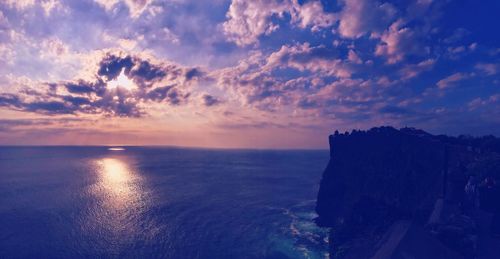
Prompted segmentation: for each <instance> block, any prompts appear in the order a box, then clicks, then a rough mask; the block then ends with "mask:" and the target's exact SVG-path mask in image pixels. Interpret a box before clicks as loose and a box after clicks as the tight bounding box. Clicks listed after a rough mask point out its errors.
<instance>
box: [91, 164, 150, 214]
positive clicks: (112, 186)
mask: <svg viewBox="0 0 500 259" xmlns="http://www.w3.org/2000/svg"><path fill="white" fill-rule="evenodd" d="M97 164H98V165H99V169H100V170H99V185H98V186H99V191H100V194H101V198H104V201H103V202H104V204H105V205H109V206H111V207H115V208H118V207H131V206H133V205H134V204H135V203H136V202H137V200H138V199H139V198H140V197H139V196H140V193H139V189H138V187H137V183H138V181H139V180H140V179H139V178H138V176H137V174H135V173H134V172H133V170H132V169H131V168H130V167H129V166H128V165H127V164H126V163H125V162H124V161H122V160H120V159H118V158H103V159H101V160H99V161H98V162H97Z"/></svg>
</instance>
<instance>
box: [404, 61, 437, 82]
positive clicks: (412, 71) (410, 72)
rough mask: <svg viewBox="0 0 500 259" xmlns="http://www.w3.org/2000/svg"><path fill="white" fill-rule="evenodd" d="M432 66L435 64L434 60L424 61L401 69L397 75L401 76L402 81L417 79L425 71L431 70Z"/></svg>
mask: <svg viewBox="0 0 500 259" xmlns="http://www.w3.org/2000/svg"><path fill="white" fill-rule="evenodd" d="M434 64H436V60H435V59H426V60H424V61H421V62H419V63H417V64H407V65H405V66H404V67H403V68H401V70H399V73H400V74H401V76H402V78H403V79H405V80H408V79H411V78H414V77H417V76H418V75H420V74H421V73H423V72H425V71H429V70H431V69H432V68H433V67H434Z"/></svg>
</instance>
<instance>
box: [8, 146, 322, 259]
mask: <svg viewBox="0 0 500 259" xmlns="http://www.w3.org/2000/svg"><path fill="white" fill-rule="evenodd" d="M328 159H329V152H328V150H315V151H308V150H289V151H288V150H287V151H284V150H223V149H195V148H175V147H124V148H109V147H0V258H176V259H177V258H326V257H327V256H328V254H327V250H328V248H327V241H328V240H327V236H328V234H327V231H326V230H325V229H320V228H318V227H317V226H316V225H315V224H314V222H313V219H314V218H315V217H316V214H315V212H314V206H315V202H316V195H317V191H318V188H319V182H320V179H321V175H322V172H323V170H324V168H325V167H326V165H327V163H328Z"/></svg>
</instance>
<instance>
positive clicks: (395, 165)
mask: <svg viewBox="0 0 500 259" xmlns="http://www.w3.org/2000/svg"><path fill="white" fill-rule="evenodd" d="M329 141H330V162H329V164H328V166H327V168H326V170H325V172H324V174H323V178H322V180H321V184H320V190H319V193H318V200H317V206H316V211H317V213H318V215H319V217H318V218H317V224H318V225H320V226H322V227H328V228H331V234H330V244H331V255H332V257H334V258H335V257H339V258H340V257H345V258H370V257H373V256H375V257H376V255H381V254H383V255H384V256H382V258H384V257H392V258H397V257H398V256H397V255H398V254H402V253H403V254H408V253H410V254H411V253H413V256H414V257H415V256H416V258H420V257H419V256H425V257H426V258H431V257H429V255H426V254H418V253H419V251H413V252H412V251H401V250H402V249H403V250H404V249H405V247H407V248H408V247H410V248H411V247H412V246H413V245H417V246H418V245H420V246H423V245H424V244H427V245H426V246H428V249H427V252H429V251H434V252H432V253H433V254H435V255H436V258H440V257H441V258H442V257H443V256H446V257H448V258H449V257H457V258H461V257H474V256H476V255H477V253H478V251H477V246H478V241H477V240H478V235H479V233H478V230H477V228H478V224H480V223H481V224H482V223H483V222H482V221H481V222H479V221H480V219H479V217H480V216H478V213H482V212H483V211H487V212H488V213H493V214H496V213H497V211H498V209H497V208H496V205H486V203H487V202H488V200H491V199H497V198H500V195H497V192H496V189H497V186H496V182H497V181H500V163H498V161H500V158H499V153H500V152H499V151H500V140H499V139H497V138H495V137H492V136H488V137H482V138H472V137H464V136H462V137H458V138H454V137H447V136H433V135H431V134H428V133H426V132H424V131H421V130H416V129H411V128H404V129H400V130H397V129H394V128H392V127H380V128H373V129H371V130H368V131H352V132H351V133H347V132H346V133H345V134H339V133H338V132H335V134H334V135H331V136H330V138H329ZM467 185H468V186H469V187H471V188H469V189H468V191H466V189H467V188H466V186H467ZM471 190H472V191H471ZM480 193H482V195H481V198H480ZM495 195H497V196H495ZM480 199H482V200H484V201H483V202H482V207H481V206H480V205H479V204H480V202H479V200H480ZM490 203H491V202H490ZM481 215H482V214H481ZM457 222H458V223H457ZM449 232H451V233H449ZM405 242H406V244H405ZM408 242H415V244H408Z"/></svg>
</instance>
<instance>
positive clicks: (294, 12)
mask: <svg viewBox="0 0 500 259" xmlns="http://www.w3.org/2000/svg"><path fill="white" fill-rule="evenodd" d="M285 15H289V16H290V17H291V18H290V22H291V23H292V24H296V25H298V26H299V27H300V28H307V27H311V30H313V31H316V30H318V29H320V28H325V27H329V26H332V25H333V24H334V22H336V18H335V16H334V15H333V14H331V13H326V12H324V10H323V6H322V4H321V2H319V1H309V2H306V3H304V4H302V5H301V4H299V3H298V2H297V1H296V0H282V1H279V0H256V1H246V0H233V1H232V2H231V5H230V6H229V10H228V11H227V13H226V17H227V20H226V21H225V22H224V23H223V24H222V27H223V30H224V33H225V35H226V36H227V38H228V40H230V41H233V42H235V43H236V44H237V45H240V46H245V45H251V44H255V43H257V42H258V39H259V37H260V36H261V35H268V34H271V33H272V32H274V31H275V30H277V29H278V28H279V26H280V25H279V24H277V23H275V22H273V21H272V20H273V18H277V19H280V20H285Z"/></svg>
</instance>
